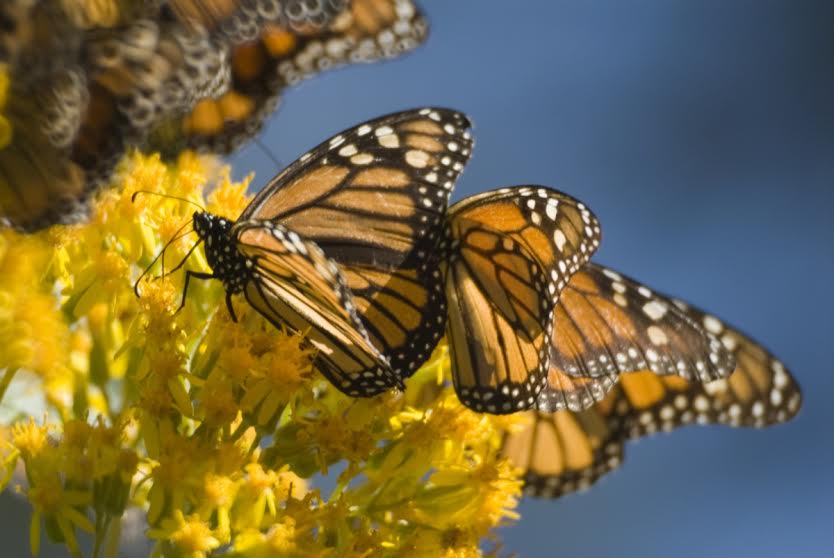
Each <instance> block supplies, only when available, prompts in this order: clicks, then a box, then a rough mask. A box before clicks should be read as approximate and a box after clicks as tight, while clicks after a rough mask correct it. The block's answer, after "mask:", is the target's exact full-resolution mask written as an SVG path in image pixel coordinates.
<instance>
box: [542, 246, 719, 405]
mask: <svg viewBox="0 0 834 558" xmlns="http://www.w3.org/2000/svg"><path fill="white" fill-rule="evenodd" d="M550 356H551V359H550V372H549V378H550V381H549V385H548V387H547V388H546V389H545V390H544V391H543V393H542V395H541V397H540V401H539V409H540V410H542V411H554V410H558V409H565V408H568V409H571V410H574V411H577V410H580V409H583V408H586V407H588V406H590V405H592V404H593V403H594V401H599V400H600V399H601V398H602V397H603V396H604V395H605V393H606V392H607V391H608V390H609V389H610V388H611V386H613V384H614V382H615V381H616V380H617V377H618V375H619V374H622V373H624V372H633V371H636V370H644V369H647V370H651V371H652V372H654V373H655V374H663V375H677V376H680V377H682V378H685V379H694V380H698V381H702V382H703V381H710V380H715V379H718V378H724V377H727V376H728V375H729V374H730V373H731V372H732V371H733V369H734V368H735V361H734V359H733V357H732V354H731V351H729V350H728V349H727V348H726V347H724V346H723V345H722V344H721V342H720V341H719V340H718V338H717V337H716V336H715V335H713V334H712V333H711V332H709V331H708V330H706V329H705V328H704V327H703V325H702V323H701V321H700V320H698V319H696V318H694V317H693V316H691V315H689V314H687V313H686V312H684V311H682V310H681V309H680V308H678V307H677V306H676V305H675V304H674V303H673V301H672V299H671V298H669V297H667V296H664V295H662V294H659V293H656V292H653V291H652V290H650V289H649V288H647V287H646V286H644V285H641V284H639V283H637V282H635V281H633V280H632V279H629V278H628V277H625V276H624V275H622V274H620V273H617V272H615V271H613V270H610V269H607V268H604V267H601V266H599V265H597V264H594V263H588V264H587V265H585V266H584V267H583V268H582V269H581V270H580V271H578V272H577V273H576V274H575V275H573V276H572V277H571V279H570V281H569V282H568V284H567V286H566V287H565V289H564V291H563V292H562V294H561V297H560V299H559V304H558V305H557V306H556V313H555V324H554V329H553V342H552V347H551V354H550Z"/></svg>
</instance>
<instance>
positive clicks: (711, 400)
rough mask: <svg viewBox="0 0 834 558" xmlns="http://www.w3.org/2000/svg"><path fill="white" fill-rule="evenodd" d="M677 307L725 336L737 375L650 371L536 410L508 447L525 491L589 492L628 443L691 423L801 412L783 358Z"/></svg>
mask: <svg viewBox="0 0 834 558" xmlns="http://www.w3.org/2000/svg"><path fill="white" fill-rule="evenodd" d="M578 276H579V274H577V277H578ZM671 304H673V305H674V306H675V308H676V309H677V310H678V311H680V312H682V313H683V314H684V315H686V316H687V317H688V318H689V319H690V320H691V321H692V322H693V323H697V324H700V325H701V326H702V327H703V328H704V329H705V330H706V331H708V332H709V333H710V334H711V335H712V336H714V337H715V338H716V339H719V341H720V343H721V344H722V346H723V347H724V349H725V350H726V351H727V352H728V353H729V354H730V356H731V357H732V358H733V359H734V361H735V363H736V368H735V370H734V371H733V372H732V374H731V375H730V376H729V377H727V378H721V379H717V380H713V381H708V382H703V383H702V382H700V381H697V379H695V378H693V379H691V380H687V379H684V378H682V377H679V376H675V375H666V376H659V375H657V374H656V373H654V372H653V371H651V370H648V369H644V370H639V371H633V372H626V373H623V374H621V375H620V376H619V381H618V382H617V383H616V384H614V385H612V386H611V390H610V392H609V393H608V394H607V395H606V396H604V397H603V398H602V399H601V400H600V401H599V402H597V403H596V404H594V405H593V406H591V407H590V408H587V409H585V410H582V411H578V412H574V411H571V410H568V409H563V410H560V411H556V412H551V413H548V412H542V411H529V412H528V413H526V414H527V418H528V424H527V425H526V426H524V427H523V428H522V429H521V430H519V431H516V432H513V433H509V434H507V435H506V436H505V438H504V442H503V446H502V453H503V455H505V456H506V457H508V458H509V459H510V460H511V461H512V462H513V463H514V464H515V465H517V466H518V467H520V468H521V469H523V470H524V479H525V483H526V493H528V494H530V495H533V496H538V497H543V498H557V497H559V496H561V495H563V494H567V493H570V492H574V491H577V490H582V489H585V488H587V487H589V486H590V485H591V484H593V483H594V482H595V481H596V480H597V479H598V478H599V477H600V476H602V475H604V474H605V473H607V472H609V471H611V470H612V469H614V468H616V467H618V466H619V465H620V463H621V462H622V457H623V444H624V442H625V441H626V440H628V439H635V438H640V437H643V436H647V435H650V434H654V433H656V432H668V431H671V430H673V429H675V428H678V427H680V426H685V425H689V424H725V425H729V426H734V427H754V428H762V427H766V426H770V425H773V424H778V423H782V422H786V421H788V420H790V419H791V418H792V417H793V416H794V415H796V413H797V412H798V410H799V408H800V406H801V400H802V398H801V394H800V391H799V386H798V385H797V384H796V381H795V380H794V379H793V377H792V376H791V374H790V373H789V372H788V371H787V370H786V368H785V366H784V365H783V364H782V363H781V362H780V361H779V360H777V359H776V357H774V356H773V355H772V354H770V353H769V352H768V351H767V350H766V349H764V348H763V347H762V346H761V345H759V344H758V343H756V342H755V341H754V340H752V339H751V338H749V337H747V336H746V335H744V334H742V333H741V332H739V331H737V330H735V329H733V328H731V327H730V326H727V325H726V324H724V323H723V322H722V321H720V320H719V319H718V318H715V317H714V316H711V315H709V314H706V313H704V312H703V311H701V310H698V309H695V308H692V307H690V306H688V305H686V304H684V303H682V302H680V301H677V300H675V301H672V302H671Z"/></svg>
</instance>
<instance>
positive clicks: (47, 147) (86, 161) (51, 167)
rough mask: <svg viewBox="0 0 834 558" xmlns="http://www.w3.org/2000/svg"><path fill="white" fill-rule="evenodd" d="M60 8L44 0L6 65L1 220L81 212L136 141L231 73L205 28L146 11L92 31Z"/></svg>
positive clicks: (38, 223)
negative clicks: (7, 134)
mask: <svg viewBox="0 0 834 558" xmlns="http://www.w3.org/2000/svg"><path fill="white" fill-rule="evenodd" d="M62 16H63V12H61V11H60V10H59V8H58V7H57V3H54V2H44V3H38V4H37V5H36V6H35V8H33V12H32V13H31V14H29V18H30V19H29V20H26V23H27V24H28V26H27V28H28V27H31V29H30V30H29V31H27V32H21V33H19V37H18V38H19V41H18V42H16V43H15V48H14V50H13V56H12V57H10V58H9V63H8V65H7V75H8V76H9V81H10V83H9V89H8V91H7V95H6V103H5V106H4V107H0V114H2V115H3V116H4V118H5V119H7V120H8V122H9V123H10V124H11V129H12V134H11V139H10V140H9V143H8V144H7V145H5V146H2V147H0V223H4V224H7V225H10V226H14V227H17V228H19V229H23V230H35V229H39V228H43V227H46V226H48V225H51V224H53V223H66V222H72V221H76V220H78V219H80V218H82V217H83V215H84V213H85V202H86V199H87V198H88V197H89V195H90V194H91V193H92V192H93V191H94V190H95V188H96V187H97V186H99V185H101V184H103V183H105V182H106V181H107V180H108V178H109V176H110V174H111V173H112V171H113V168H114V167H115V164H116V163H117V162H118V160H119V158H120V157H121V155H122V154H123V152H124V150H125V148H126V147H127V146H128V145H135V144H137V143H139V142H140V141H141V138H142V137H144V135H145V134H146V133H147V130H148V128H149V126H150V125H151V124H152V123H153V122H154V121H155V120H156V119H158V118H159V116H160V115H161V114H164V113H166V112H167V111H170V110H175V109H176V108H177V107H179V106H182V105H189V104H193V103H194V98H195V97H201V96H204V95H206V94H214V93H215V92H216V91H217V90H219V89H223V88H224V87H225V86H226V84H225V81H224V76H225V77H228V75H229V73H228V71H227V69H228V61H227V60H226V58H225V56H224V54H223V51H222V50H218V49H217V48H215V47H214V46H213V44H212V42H211V40H210V39H209V38H208V36H206V35H205V34H194V33H190V32H186V31H185V29H184V28H182V27H181V26H177V25H175V24H173V23H170V22H156V21H153V20H147V19H141V20H136V21H134V22H132V23H131V24H129V25H127V26H124V27H118V28H112V29H106V28H104V29H94V30H90V31H86V30H82V29H79V28H76V27H73V25H72V24H70V23H69V22H67V21H66V18H65V17H64V18H63V19H62ZM9 52H12V51H9Z"/></svg>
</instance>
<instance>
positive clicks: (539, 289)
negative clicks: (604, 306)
mask: <svg viewBox="0 0 834 558" xmlns="http://www.w3.org/2000/svg"><path fill="white" fill-rule="evenodd" d="M448 221H449V227H448V228H449V232H448V239H447V241H446V244H447V247H446V248H445V249H444V251H445V252H446V255H445V261H444V271H445V276H446V279H445V281H446V287H445V290H446V295H447V297H448V299H449V311H448V313H449V317H450V320H449V327H448V328H447V337H448V340H449V347H450V351H451V355H452V359H453V369H452V372H453V378H454V382H455V389H456V391H457V393H458V396H459V397H460V399H461V401H462V402H463V403H464V404H465V405H467V406H470V407H472V408H473V409H475V410H478V411H486V412H491V413H509V412H514V411H518V410H520V409H529V408H533V407H535V405H536V399H537V397H538V395H539V393H540V392H541V390H542V388H543V386H544V384H545V382H546V376H547V370H548V366H549V340H550V337H551V334H552V323H553V308H554V305H555V304H556V303H557V302H558V300H559V293H560V291H561V290H562V289H563V288H564V286H565V284H566V283H567V281H568V280H569V278H570V276H571V275H572V274H573V273H574V272H575V271H576V270H577V269H578V268H579V267H580V266H581V265H582V264H584V263H585V262H586V261H587V260H588V258H590V256H591V253H592V252H593V251H594V250H595V249H596V247H597V245H598V244H599V236H600V229H599V224H598V223H597V221H596V218H595V217H594V216H593V215H592V214H591V212H590V211H589V210H588V209H587V208H586V207H585V206H584V205H582V203H581V202H579V201H577V200H575V199H573V198H571V197H570V196H567V195H565V194H562V193H561V192H557V191H555V190H550V189H547V188H543V187H532V186H523V187H515V188H503V189H499V190H495V191H492V192H486V193H484V194H481V195H478V196H473V197H470V198H466V199H465V200H463V201H462V202H459V203H458V204H455V205H454V206H453V207H452V208H451V209H450V210H449V218H448Z"/></svg>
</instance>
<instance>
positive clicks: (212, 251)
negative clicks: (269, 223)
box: [192, 211, 250, 293]
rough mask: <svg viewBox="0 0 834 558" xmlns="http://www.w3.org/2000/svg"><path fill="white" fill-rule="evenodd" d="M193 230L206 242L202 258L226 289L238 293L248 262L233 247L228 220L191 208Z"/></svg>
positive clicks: (245, 281)
mask: <svg viewBox="0 0 834 558" xmlns="http://www.w3.org/2000/svg"><path fill="white" fill-rule="evenodd" d="M192 221H193V225H194V232H196V233H197V236H199V237H200V240H202V241H203V242H205V243H206V260H208V263H209V265H210V266H211V269H212V272H213V273H214V276H215V277H216V278H218V279H220V280H221V281H223V285H224V286H225V287H226V290H227V291H228V292H231V293H238V292H241V291H242V290H243V288H244V287H245V285H246V283H247V281H248V280H249V267H250V266H249V264H248V263H247V259H246V258H245V257H244V256H243V254H241V253H240V251H239V250H238V249H237V245H236V243H235V237H234V235H233V234H232V225H233V224H234V223H233V222H232V221H230V220H228V219H225V218H223V217H218V216H217V215H212V214H211V213H209V212H207V211H195V212H194V215H193V217H192Z"/></svg>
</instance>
